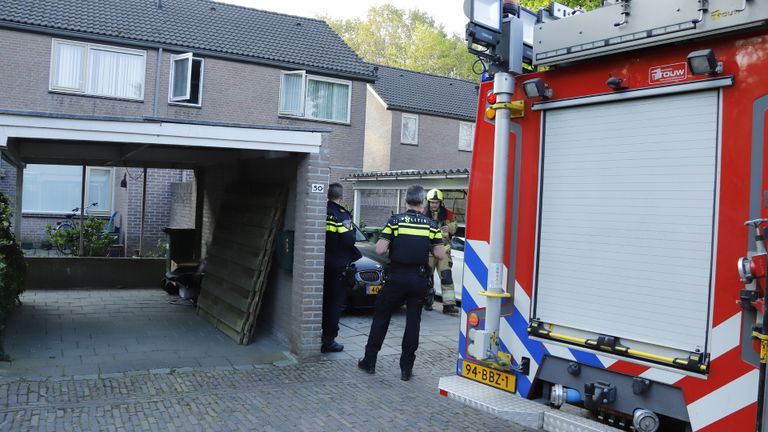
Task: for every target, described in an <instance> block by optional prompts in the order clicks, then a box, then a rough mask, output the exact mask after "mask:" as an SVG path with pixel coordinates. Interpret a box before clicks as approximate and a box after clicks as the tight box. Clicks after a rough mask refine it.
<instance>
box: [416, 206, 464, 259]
mask: <svg viewBox="0 0 768 432" xmlns="http://www.w3.org/2000/svg"><path fill="white" fill-rule="evenodd" d="M424 214H425V215H426V216H427V217H429V218H430V219H432V220H433V221H435V222H437V226H438V227H444V226H447V227H448V232H447V233H444V232H442V231H441V234H442V236H443V244H444V245H445V247H446V252H448V251H449V250H450V247H451V237H453V235H454V234H456V228H457V225H456V222H455V221H454V220H453V212H452V211H450V210H448V209H447V208H445V206H443V205H442V204H440V208H439V209H437V211H432V210H431V209H430V208H429V206H427V208H425V209H424Z"/></svg>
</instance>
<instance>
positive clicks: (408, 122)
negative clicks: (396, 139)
mask: <svg viewBox="0 0 768 432" xmlns="http://www.w3.org/2000/svg"><path fill="white" fill-rule="evenodd" d="M400 142H401V143H403V144H413V145H416V144H418V143H419V116H418V115H416V114H405V113H403V116H402V121H401V128H400Z"/></svg>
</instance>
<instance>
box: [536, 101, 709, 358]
mask: <svg viewBox="0 0 768 432" xmlns="http://www.w3.org/2000/svg"><path fill="white" fill-rule="evenodd" d="M718 95H719V93H718V91H717V90H710V91H700V92H695V93H685V94H677V95H673V96H662V97H655V98H646V99H636V100H629V101H620V102H612V103H603V104H597V105H588V106H579V107H571V108H563V109H554V110H550V111H547V112H546V113H545V125H544V137H543V151H542V153H543V156H542V179H541V195H540V207H539V208H540V215H539V217H540V227H541V230H540V238H539V246H538V260H537V282H536V294H535V296H536V297H535V305H534V310H533V318H536V319H539V320H541V321H543V322H545V323H550V324H555V325H559V326H564V327H569V328H573V329H578V330H581V331H587V332H590V333H596V334H605V335H611V336H617V337H620V338H622V339H623V340H624V341H625V343H626V340H634V341H640V342H645V343H650V344H654V345H661V346H663V347H666V348H672V349H676V350H684V351H689V352H692V351H696V350H700V351H704V350H705V347H706V340H707V329H708V321H709V316H708V313H709V300H710V292H711V289H710V287H711V285H712V281H711V279H712V261H713V238H714V234H713V230H714V214H715V200H716V193H715V191H716V184H717V173H718V169H717V166H718V162H717V157H718V146H717V143H718V133H719V132H718V119H719V112H718V110H719V101H718V97H719V96H718Z"/></svg>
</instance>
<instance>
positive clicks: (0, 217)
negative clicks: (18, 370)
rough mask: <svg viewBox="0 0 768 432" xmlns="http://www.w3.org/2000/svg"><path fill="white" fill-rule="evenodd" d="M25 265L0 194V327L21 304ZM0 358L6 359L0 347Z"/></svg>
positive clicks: (9, 208)
mask: <svg viewBox="0 0 768 432" xmlns="http://www.w3.org/2000/svg"><path fill="white" fill-rule="evenodd" d="M26 275H27V265H26V263H25V262H24V253H23V252H22V251H21V247H19V244H18V243H17V242H16V238H15V237H14V235H13V232H11V205H10V202H9V201H8V198H6V196H5V195H3V194H2V193H0V325H3V326H4V325H5V321H6V320H7V319H8V316H10V314H11V312H13V310H14V309H16V307H17V306H19V305H20V304H21V300H20V299H19V297H20V296H21V293H22V292H23V291H24V280H25V278H26ZM0 357H1V358H3V359H7V356H6V355H5V352H4V351H3V350H2V346H0Z"/></svg>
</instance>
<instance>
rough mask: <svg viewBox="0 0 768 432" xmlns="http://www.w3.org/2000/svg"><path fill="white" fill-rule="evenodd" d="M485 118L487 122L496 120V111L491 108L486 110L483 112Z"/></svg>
mask: <svg viewBox="0 0 768 432" xmlns="http://www.w3.org/2000/svg"><path fill="white" fill-rule="evenodd" d="M485 117H486V118H488V120H493V119H495V118H496V110H495V109H493V108H488V109H486V110H485Z"/></svg>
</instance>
